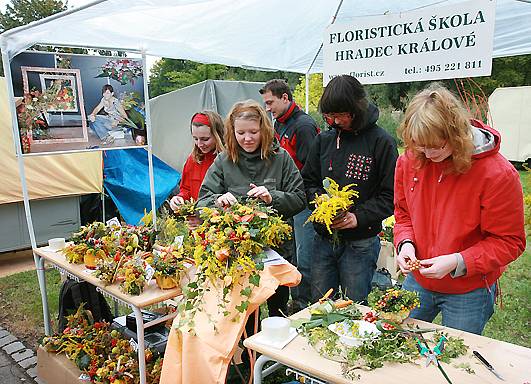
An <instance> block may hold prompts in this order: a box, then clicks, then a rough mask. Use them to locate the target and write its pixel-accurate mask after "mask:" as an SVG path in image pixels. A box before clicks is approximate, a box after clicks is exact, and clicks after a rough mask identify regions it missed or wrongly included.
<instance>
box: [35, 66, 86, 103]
mask: <svg viewBox="0 0 531 384" xmlns="http://www.w3.org/2000/svg"><path fill="white" fill-rule="evenodd" d="M39 77H40V79H41V89H42V90H43V92H46V91H47V90H50V89H54V93H56V95H57V102H56V103H54V104H51V105H50V106H49V108H48V110H47V112H77V111H78V106H77V92H76V78H75V77H74V76H72V75H51V74H46V73H41V74H39Z"/></svg>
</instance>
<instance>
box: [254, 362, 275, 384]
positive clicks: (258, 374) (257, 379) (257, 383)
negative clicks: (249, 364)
mask: <svg viewBox="0 0 531 384" xmlns="http://www.w3.org/2000/svg"><path fill="white" fill-rule="evenodd" d="M268 361H275V360H273V359H271V358H270V357H267V356H266V355H261V356H260V357H259V358H258V359H256V362H255V363H254V374H253V383H254V384H261V383H262V379H263V378H264V377H266V376H268V375H270V374H271V373H273V372H275V371H276V370H278V369H280V368H281V367H282V364H280V363H278V362H276V363H275V364H273V365H272V366H270V367H268V368H266V369H265V370H263V369H262V368H263V367H264V365H265V363H267V362H268Z"/></svg>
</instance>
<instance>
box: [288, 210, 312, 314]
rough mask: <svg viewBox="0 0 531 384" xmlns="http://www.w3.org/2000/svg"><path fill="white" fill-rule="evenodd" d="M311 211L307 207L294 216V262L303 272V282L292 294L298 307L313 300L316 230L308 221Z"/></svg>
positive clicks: (292, 290)
mask: <svg viewBox="0 0 531 384" xmlns="http://www.w3.org/2000/svg"><path fill="white" fill-rule="evenodd" d="M310 214H311V211H310V210H309V209H305V210H304V211H302V212H300V213H299V214H297V215H295V216H293V223H294V225H293V226H294V230H295V244H296V246H297V253H296V257H295V258H294V260H293V262H294V263H293V264H294V265H296V266H297V269H298V270H299V272H300V273H301V274H302V280H301V283H300V284H299V285H298V286H296V287H293V288H292V289H291V296H292V299H293V301H294V304H295V308H296V309H303V308H306V307H307V306H308V304H309V303H311V301H312V284H311V282H312V252H313V240H314V237H315V230H314V229H313V225H312V223H307V224H305V223H306V220H307V219H308V217H309V216H310Z"/></svg>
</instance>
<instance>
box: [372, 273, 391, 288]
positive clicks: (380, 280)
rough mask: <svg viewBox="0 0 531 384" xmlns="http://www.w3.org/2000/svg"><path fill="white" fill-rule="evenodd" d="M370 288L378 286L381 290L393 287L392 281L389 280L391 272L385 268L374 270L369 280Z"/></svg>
mask: <svg viewBox="0 0 531 384" xmlns="http://www.w3.org/2000/svg"><path fill="white" fill-rule="evenodd" d="M371 286H372V288H374V287H378V288H379V289H380V290H381V291H385V290H387V289H389V288H392V287H393V281H392V280H391V274H390V273H389V271H388V270H387V269H385V268H380V269H378V270H377V271H375V272H374V275H373V276H372V282H371Z"/></svg>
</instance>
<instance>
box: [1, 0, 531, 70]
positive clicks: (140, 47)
mask: <svg viewBox="0 0 531 384" xmlns="http://www.w3.org/2000/svg"><path fill="white" fill-rule="evenodd" d="M459 2H462V0H461V1H460V0H447V1H437V0H432V1H422V0H407V1H406V0H404V1H389V0H372V1H363V2H361V1H352V0H350V1H348V0H346V1H343V0H336V1H332V0H326V1H323V0H292V1H284V0H268V1H262V0H157V1H153V0H98V1H94V2H92V3H90V4H88V5H86V6H84V7H81V8H77V9H73V10H70V11H66V12H62V13H60V14H57V15H54V16H51V17H49V18H46V19H43V20H41V21H37V22H34V23H31V24H29V25H27V26H23V27H19V28H16V29H13V30H9V31H7V32H5V33H4V34H2V35H1V49H2V51H3V52H4V54H7V55H8V57H9V58H12V57H13V56H15V55H16V54H18V53H20V52H21V51H23V50H25V49H27V48H28V47H30V46H32V45H34V44H38V43H40V44H48V45H57V46H75V47H95V48H96V47H97V48H112V49H124V50H131V51H141V52H143V53H145V54H146V55H153V56H162V57H168V58H179V59H189V60H194V61H198V62H202V63H219V64H225V65H231V66H239V67H247V68H255V69H269V70H285V71H292V72H299V73H315V72H322V68H323V62H322V57H321V54H319V56H318V57H317V59H316V60H315V62H314V58H315V56H316V54H317V53H318V51H319V47H320V46H321V42H322V38H323V32H324V30H325V28H326V26H327V25H329V24H330V22H331V20H332V17H333V16H334V14H335V13H336V11H337V9H338V8H340V11H339V13H338V15H337V19H336V23H341V22H349V21H351V20H352V18H353V17H360V16H372V15H382V14H385V13H398V12H405V11H409V10H413V9H418V8H422V7H428V6H440V5H448V4H456V5H457V4H459ZM340 3H341V5H340ZM527 53H531V1H529V0H498V1H497V5H496V28H495V37H494V57H501V56H514V55H522V54H527ZM312 62H314V64H313V65H312Z"/></svg>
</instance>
